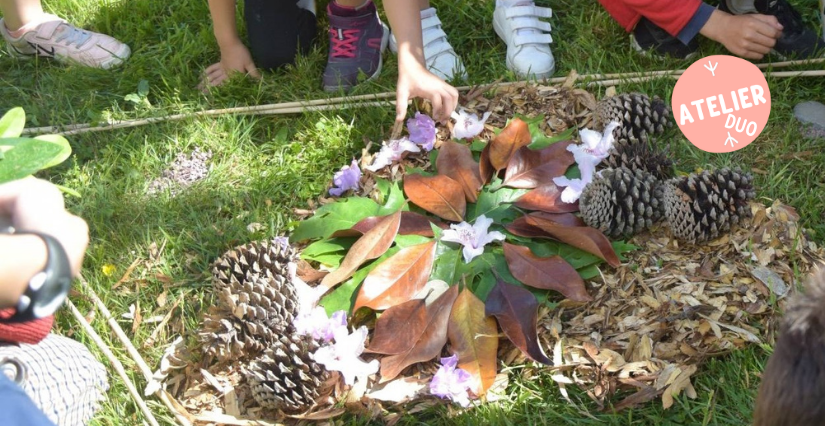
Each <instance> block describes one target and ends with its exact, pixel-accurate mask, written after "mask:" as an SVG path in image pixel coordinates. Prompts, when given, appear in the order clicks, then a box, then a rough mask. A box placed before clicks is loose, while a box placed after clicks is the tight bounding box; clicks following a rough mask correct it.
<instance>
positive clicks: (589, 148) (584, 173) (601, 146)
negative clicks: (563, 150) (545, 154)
mask: <svg viewBox="0 0 825 426" xmlns="http://www.w3.org/2000/svg"><path fill="white" fill-rule="evenodd" d="M620 125H621V124H620V123H619V122H618V121H613V122H611V123H610V124H608V125H607V126H606V127H605V128H604V133H599V132H597V131H595V130H590V129H582V130H581V131H579V136H580V137H581V139H582V143H581V144H580V145H570V146H568V147H567V150H568V151H570V152H572V153H573V159H574V160H576V164H577V165H578V166H579V172H581V178H579V179H568V178H567V177H565V176H559V177H557V178H554V179H553V183H555V184H556V185H558V186H564V187H566V188H564V191H562V193H561V200H562V201H564V202H565V203H574V202H576V200H578V199H579V197H580V196H581V195H582V191H584V187H585V186H587V184H588V183H590V182H592V181H593V175H594V174H595V173H596V166H597V165H598V164H599V163H600V162H601V161H602V160H604V159H605V158H607V156H608V155H610V149H611V148H613V142H614V137H613V130H615V129H616V128H617V127H619V126H620Z"/></svg>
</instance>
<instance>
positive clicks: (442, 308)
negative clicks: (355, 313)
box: [370, 286, 458, 382]
mask: <svg viewBox="0 0 825 426" xmlns="http://www.w3.org/2000/svg"><path fill="white" fill-rule="evenodd" d="M457 296H458V286H452V287H451V288H450V289H449V290H447V292H446V293H444V294H442V295H441V297H439V298H438V299H436V300H435V301H434V302H433V303H432V304H431V305H429V306H424V305H419V306H421V308H420V309H419V310H421V309H423V310H424V311H425V313H424V315H423V316H415V317H414V318H417V319H418V318H421V319H422V320H423V321H422V322H423V323H424V327H423V330H422V332H421V333H420V334H418V335H412V336H411V335H410V334H409V333H405V331H404V329H406V328H415V329H421V326H420V325H419V324H409V323H404V322H399V321H393V319H392V317H390V319H388V320H387V323H390V322H394V324H392V325H391V326H390V327H392V328H393V329H395V330H397V332H396V333H395V337H394V340H396V341H398V340H402V339H403V338H404V337H405V336H406V337H411V338H410V342H411V343H412V347H411V348H410V349H408V350H405V351H403V352H397V353H396V354H394V355H389V356H385V357H383V358H381V381H382V382H385V381H387V380H392V379H394V378H395V377H396V376H398V374H399V373H401V371H402V370H404V369H405V368H407V367H408V366H410V365H412V364H415V363H417V362H424V361H429V360H431V359H433V358H435V357H436V356H438V354H440V353H441V350H442V349H443V348H444V344H445V343H447V323H448V321H449V319H450V311H451V310H452V307H453V302H455V299H456V297H457ZM407 303H409V302H407ZM399 306H404V305H403V304H402V305H399ZM393 309H395V307H393V308H390V309H387V310H386V311H384V314H383V315H381V318H379V319H378V320H379V321H380V320H383V319H384V317H386V316H388V315H391V312H392V310H393ZM422 317H423V318H422ZM375 327H376V329H377V328H378V322H376V324H375ZM402 333H404V334H403V335H402ZM377 334H378V333H376V336H377ZM399 343H400V342H399ZM400 344H403V345H406V343H400ZM371 346H372V345H370V347H371Z"/></svg>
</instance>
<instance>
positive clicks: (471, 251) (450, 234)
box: [441, 215, 504, 263]
mask: <svg viewBox="0 0 825 426" xmlns="http://www.w3.org/2000/svg"><path fill="white" fill-rule="evenodd" d="M492 224H493V219H490V218H488V217H487V216H484V215H481V216H479V217H477V218H476V223H475V225H470V224H469V223H467V222H461V223H459V224H453V225H450V229H447V230H445V231H444V233H442V234H441V240H442V241H449V242H451V243H459V244H461V245H463V246H464V248H463V249H462V253H463V255H464V262H465V263H470V261H471V260H473V258H474V257H476V256H478V255H480V254H482V253H484V246H485V245H487V244H489V243H492V242H493V241H504V234H502V233H501V232H498V231H493V232H487V230H488V229H489V228H490V225H492Z"/></svg>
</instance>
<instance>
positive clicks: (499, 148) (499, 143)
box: [489, 118, 533, 171]
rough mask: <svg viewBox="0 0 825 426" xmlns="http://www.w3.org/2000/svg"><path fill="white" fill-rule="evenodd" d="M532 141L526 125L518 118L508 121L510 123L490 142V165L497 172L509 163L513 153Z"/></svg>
mask: <svg viewBox="0 0 825 426" xmlns="http://www.w3.org/2000/svg"><path fill="white" fill-rule="evenodd" d="M532 141H533V137H532V136H530V129H528V128H527V123H525V122H524V121H523V120H521V119H519V118H514V119H512V120H510V123H508V124H507V126H505V127H504V129H503V130H502V131H501V133H499V134H498V135H496V137H494V138H493V140H491V141H490V143H489V145H490V164H491V165H492V166H493V169H494V170H496V171H498V170H501V169H503V168H505V167H507V164H508V163H509V162H510V158H511V157H512V156H513V154H515V152H516V151H517V150H518V149H519V148H521V147H523V146H525V145H529V144H530V142H532Z"/></svg>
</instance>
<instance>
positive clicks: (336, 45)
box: [329, 28, 361, 58]
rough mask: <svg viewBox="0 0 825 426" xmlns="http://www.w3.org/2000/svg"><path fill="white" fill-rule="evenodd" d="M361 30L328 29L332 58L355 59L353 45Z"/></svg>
mask: <svg viewBox="0 0 825 426" xmlns="http://www.w3.org/2000/svg"><path fill="white" fill-rule="evenodd" d="M360 33H361V30H358V29H347V30H345V29H342V28H330V29H329V34H330V43H331V45H330V49H331V50H332V57H333V58H354V57H355V43H356V42H357V41H358V35H359V34H360Z"/></svg>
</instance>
